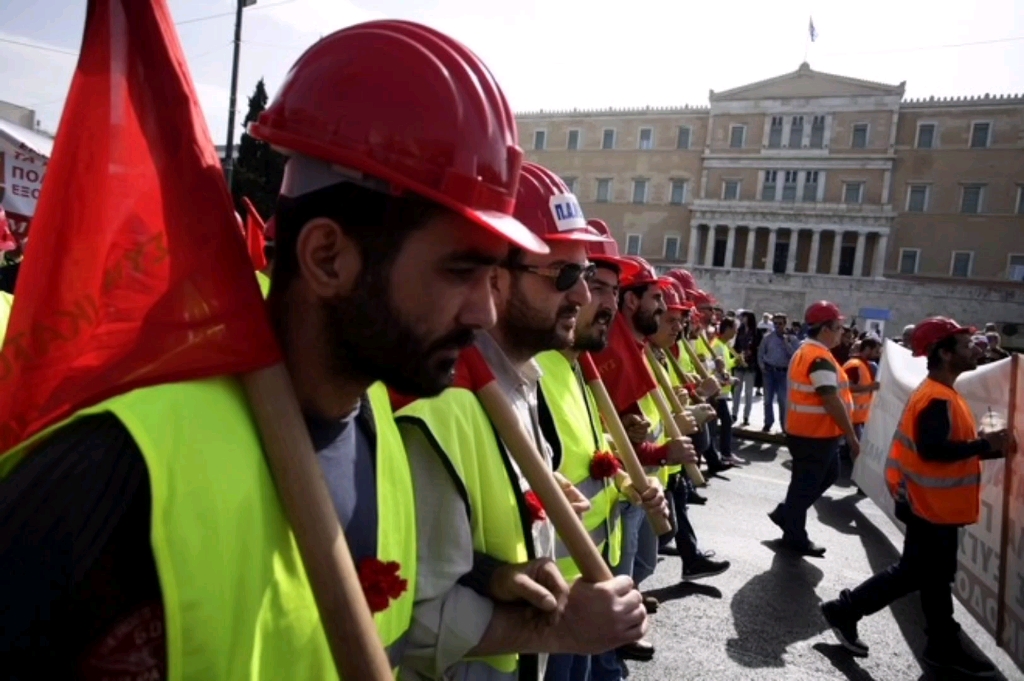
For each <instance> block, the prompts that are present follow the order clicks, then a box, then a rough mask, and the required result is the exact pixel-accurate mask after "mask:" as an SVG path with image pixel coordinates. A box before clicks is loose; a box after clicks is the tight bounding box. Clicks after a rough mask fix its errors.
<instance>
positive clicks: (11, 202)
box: [0, 121, 53, 239]
mask: <svg viewBox="0 0 1024 681" xmlns="http://www.w3.org/2000/svg"><path fill="white" fill-rule="evenodd" d="M52 148H53V142H52V140H50V139H49V138H47V137H44V136H43V135H40V134H39V133H37V132H35V131H33V130H29V129H28V128H22V127H21V126H20V125H15V124H14V123H11V122H9V121H0V205H2V206H3V208H4V212H5V213H6V214H7V220H8V221H9V222H10V226H11V232H13V233H14V235H15V236H17V237H19V238H21V239H24V238H25V236H26V233H27V232H28V225H29V222H30V221H31V219H32V216H33V215H35V213H36V203H37V201H38V200H39V190H40V189H41V188H42V186H43V176H44V175H45V174H46V166H47V163H48V162H49V156H50V152H51V150H52Z"/></svg>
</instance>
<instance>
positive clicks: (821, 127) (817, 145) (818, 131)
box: [811, 116, 825, 149]
mask: <svg viewBox="0 0 1024 681" xmlns="http://www.w3.org/2000/svg"><path fill="white" fill-rule="evenodd" d="M824 143H825V117H824V116H815V117H814V120H813V121H811V148H812V149H821V148H822V146H824Z"/></svg>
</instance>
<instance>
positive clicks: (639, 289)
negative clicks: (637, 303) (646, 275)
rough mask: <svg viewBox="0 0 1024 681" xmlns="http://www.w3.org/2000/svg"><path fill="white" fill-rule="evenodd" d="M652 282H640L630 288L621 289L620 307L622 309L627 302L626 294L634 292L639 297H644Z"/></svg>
mask: <svg viewBox="0 0 1024 681" xmlns="http://www.w3.org/2000/svg"><path fill="white" fill-rule="evenodd" d="M648 286H650V284H640V285H639V286H630V287H629V288H623V289H619V309H620V310H621V309H622V305H623V304H624V303H625V302H626V294H627V293H632V294H633V295H635V296H636V297H637V298H643V297H644V294H645V293H647V287H648Z"/></svg>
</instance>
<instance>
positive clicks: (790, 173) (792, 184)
mask: <svg viewBox="0 0 1024 681" xmlns="http://www.w3.org/2000/svg"><path fill="white" fill-rule="evenodd" d="M798 177H800V171H799V170H787V171H786V176H785V178H784V179H785V182H784V183H783V185H782V200H783V201H796V180H797V178H798Z"/></svg>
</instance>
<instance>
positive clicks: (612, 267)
mask: <svg viewBox="0 0 1024 681" xmlns="http://www.w3.org/2000/svg"><path fill="white" fill-rule="evenodd" d="M592 262H593V263H594V267H596V268H597V269H605V270H608V271H609V272H614V273H615V274H622V268H621V267H619V266H618V265H616V264H615V263H613V262H609V261H607V260H594V261H592Z"/></svg>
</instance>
